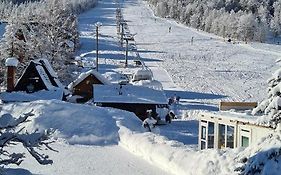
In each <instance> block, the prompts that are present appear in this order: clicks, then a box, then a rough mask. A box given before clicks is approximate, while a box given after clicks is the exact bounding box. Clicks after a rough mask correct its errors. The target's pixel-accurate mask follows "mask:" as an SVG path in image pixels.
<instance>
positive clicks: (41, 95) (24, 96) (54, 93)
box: [0, 88, 63, 103]
mask: <svg viewBox="0 0 281 175" xmlns="http://www.w3.org/2000/svg"><path fill="white" fill-rule="evenodd" d="M62 98H63V90H62V89H60V88H57V89H53V90H48V91H47V90H41V91H37V92H34V93H26V92H22V91H18V92H10V93H9V92H2V93H0V99H1V100H2V101H3V102H4V103H8V102H30V101H35V100H51V99H57V100H62Z"/></svg>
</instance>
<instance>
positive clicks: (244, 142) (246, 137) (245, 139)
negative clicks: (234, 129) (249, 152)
mask: <svg viewBox="0 0 281 175" xmlns="http://www.w3.org/2000/svg"><path fill="white" fill-rule="evenodd" d="M240 134H241V135H240V136H241V137H240V146H241V147H248V146H249V145H250V143H251V137H250V136H251V132H250V130H246V129H241V130H240Z"/></svg>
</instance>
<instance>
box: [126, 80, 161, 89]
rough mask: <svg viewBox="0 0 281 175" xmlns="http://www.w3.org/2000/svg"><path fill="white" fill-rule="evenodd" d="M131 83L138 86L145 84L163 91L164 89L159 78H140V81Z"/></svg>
mask: <svg viewBox="0 0 281 175" xmlns="http://www.w3.org/2000/svg"><path fill="white" fill-rule="evenodd" d="M131 84H133V85H136V86H145V87H148V88H152V89H155V90H161V91H162V90H163V86H162V84H161V83H160V82H159V81H157V80H140V81H134V82H131Z"/></svg>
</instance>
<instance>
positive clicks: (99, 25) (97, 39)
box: [95, 22, 102, 72]
mask: <svg viewBox="0 0 281 175" xmlns="http://www.w3.org/2000/svg"><path fill="white" fill-rule="evenodd" d="M95 26H96V70H97V72H98V67H99V27H101V26H102V23H100V22H97V23H96V24H95Z"/></svg>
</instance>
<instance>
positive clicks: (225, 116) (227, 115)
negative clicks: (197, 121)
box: [200, 110, 266, 126]
mask: <svg viewBox="0 0 281 175" xmlns="http://www.w3.org/2000/svg"><path fill="white" fill-rule="evenodd" d="M202 115H203V116H209V117H212V118H219V119H221V120H231V121H238V122H243V123H249V124H253V125H260V126H266V125H263V124H261V123H258V119H259V118H260V117H261V116H256V115H251V111H250V110H249V111H245V112H237V111H218V112H201V113H200V116H202ZM201 119H203V118H202V117H201Z"/></svg>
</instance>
